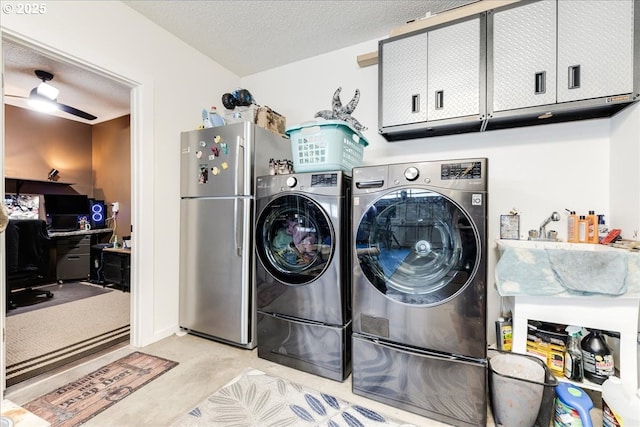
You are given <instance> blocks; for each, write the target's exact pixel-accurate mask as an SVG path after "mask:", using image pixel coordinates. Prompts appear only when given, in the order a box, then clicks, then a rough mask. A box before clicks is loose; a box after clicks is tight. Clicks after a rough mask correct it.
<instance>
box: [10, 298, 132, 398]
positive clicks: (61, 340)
mask: <svg viewBox="0 0 640 427" xmlns="http://www.w3.org/2000/svg"><path fill="white" fill-rule="evenodd" d="M130 298H131V294H129V293H124V292H119V291H111V292H107V293H103V294H100V295H97V296H93V297H90V298H84V299H81V300H78V301H73V302H69V303H66V304H60V305H56V306H53V307H49V308H45V309H41V310H35V311H30V312H27V313H22V314H17V315H14V316H9V317H7V318H6V322H5V328H6V342H5V344H6V356H5V357H6V381H7V385H8V386H10V385H13V384H16V383H17V382H20V381H24V380H25V379H28V378H32V377H34V376H36V375H39V374H41V373H43V372H46V371H48V370H51V369H53V368H56V367H59V366H62V365H64V364H66V363H69V362H71V361H74V360H78V359H80V358H82V357H85V356H87V355H89V354H92V353H95V352H97V351H101V350H103V349H105V348H108V347H109V346H112V345H114V344H117V343H120V342H123V341H127V340H128V339H129V328H130V326H129V324H130V307H131V305H130V304H131V303H130Z"/></svg>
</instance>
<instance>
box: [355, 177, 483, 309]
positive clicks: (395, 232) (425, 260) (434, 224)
mask: <svg viewBox="0 0 640 427" xmlns="http://www.w3.org/2000/svg"><path fill="white" fill-rule="evenodd" d="M477 236H478V234H477V232H476V228H475V225H474V224H473V223H472V222H471V220H470V219H469V217H468V215H467V214H466V213H465V212H464V211H463V210H462V209H461V208H460V207H459V206H458V205H457V204H456V203H454V202H453V201H452V200H450V199H449V198H447V197H446V196H444V195H442V194H439V193H435V192H432V191H428V190H424V189H403V190H399V191H394V192H390V193H387V194H386V195H384V196H382V197H380V198H379V199H378V200H377V201H376V202H375V203H374V204H373V205H372V206H371V207H370V208H369V209H368V210H367V211H366V212H365V214H364V215H363V217H362V218H361V219H360V224H359V225H358V230H357V234H356V251H357V256H358V261H359V263H360V267H361V268H362V271H363V273H364V275H365V276H366V277H367V279H368V280H369V282H370V283H371V284H373V286H375V287H376V288H377V289H378V290H379V291H380V292H382V293H383V294H385V295H386V296H387V297H388V298H391V299H394V300H397V301H400V302H403V303H407V304H417V305H432V304H438V303H441V302H444V301H446V300H448V299H449V298H451V297H452V296H453V295H455V294H456V293H458V292H459V291H460V290H461V289H462V288H463V287H464V286H465V284H466V283H467V282H468V281H469V278H470V277H473V273H474V270H475V269H476V268H477V264H478V262H479V259H480V258H479V257H480V250H479V248H480V240H479V238H478V237H477Z"/></svg>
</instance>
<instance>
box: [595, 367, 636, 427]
mask: <svg viewBox="0 0 640 427" xmlns="http://www.w3.org/2000/svg"><path fill="white" fill-rule="evenodd" d="M602 425H603V427H626V426H640V390H638V391H637V392H636V394H634V395H629V394H628V393H627V391H626V390H625V387H624V384H623V383H622V381H621V380H620V378H618V377H609V378H608V379H607V380H606V381H605V382H604V383H603V384H602Z"/></svg>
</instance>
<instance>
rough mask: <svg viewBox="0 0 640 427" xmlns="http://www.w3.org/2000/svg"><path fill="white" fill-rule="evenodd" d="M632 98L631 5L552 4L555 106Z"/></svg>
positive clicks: (620, 0) (625, 0)
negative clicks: (555, 12)
mask: <svg viewBox="0 0 640 427" xmlns="http://www.w3.org/2000/svg"><path fill="white" fill-rule="evenodd" d="M631 92H633V0H616V1H611V0H607V1H559V2H558V102H566V101H576V100H582V99H589V98H598V97H603V96H610V95H620V94H625V93H631Z"/></svg>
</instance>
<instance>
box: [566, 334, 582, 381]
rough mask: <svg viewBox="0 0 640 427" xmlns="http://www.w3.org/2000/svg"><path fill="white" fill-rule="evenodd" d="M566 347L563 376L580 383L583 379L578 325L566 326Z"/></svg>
mask: <svg viewBox="0 0 640 427" xmlns="http://www.w3.org/2000/svg"><path fill="white" fill-rule="evenodd" d="M565 330H566V331H567V334H568V339H567V349H566V351H565V355H564V376H565V377H567V378H568V379H570V380H571V381H575V382H579V383H581V382H582V380H583V379H584V371H583V368H582V350H581V349H580V332H581V330H582V328H580V327H578V326H567V328H566V329H565Z"/></svg>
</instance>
